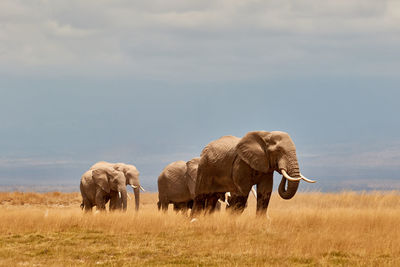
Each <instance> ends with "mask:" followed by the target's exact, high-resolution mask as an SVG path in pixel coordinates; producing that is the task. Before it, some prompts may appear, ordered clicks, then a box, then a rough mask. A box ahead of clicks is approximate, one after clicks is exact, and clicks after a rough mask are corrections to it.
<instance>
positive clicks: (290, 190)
mask: <svg viewBox="0 0 400 267" xmlns="http://www.w3.org/2000/svg"><path fill="white" fill-rule="evenodd" d="M280 163H281V164H280V166H279V169H281V170H287V172H288V174H289V176H290V177H293V178H299V177H301V175H300V170H299V164H298V162H297V157H296V153H295V152H292V153H289V154H288V157H286V158H284V159H283V160H282V161H281V162H280ZM286 181H287V183H288V184H287V188H286ZM298 188H299V181H288V180H287V179H286V178H285V177H284V176H282V180H281V183H280V184H279V188H278V193H279V195H280V196H281V198H283V199H291V198H292V197H294V195H295V194H296V192H297V189H298Z"/></svg>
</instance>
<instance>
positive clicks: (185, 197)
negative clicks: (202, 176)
mask: <svg viewBox="0 0 400 267" xmlns="http://www.w3.org/2000/svg"><path fill="white" fill-rule="evenodd" d="M199 161H200V158H193V159H191V160H189V161H188V162H185V161H182V160H179V161H175V162H172V163H170V164H168V165H167V166H166V167H165V168H164V170H163V171H162V172H161V174H160V176H159V177H158V199H159V201H158V203H157V206H158V209H159V210H160V209H162V210H163V211H167V210H168V205H169V204H170V203H172V204H173V205H174V210H175V211H177V212H178V211H183V212H184V211H186V210H187V209H190V208H192V206H193V199H194V189H195V183H196V176H197V166H198V165H199Z"/></svg>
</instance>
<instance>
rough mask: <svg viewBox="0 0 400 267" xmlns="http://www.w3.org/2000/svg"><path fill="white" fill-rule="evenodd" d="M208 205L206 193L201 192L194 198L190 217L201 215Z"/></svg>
mask: <svg viewBox="0 0 400 267" xmlns="http://www.w3.org/2000/svg"><path fill="white" fill-rule="evenodd" d="M205 205H206V195H205V194H200V195H198V196H196V197H195V198H194V201H193V208H192V212H191V213H190V217H195V216H197V215H199V214H200V213H201V212H202V211H203V210H204V209H205Z"/></svg>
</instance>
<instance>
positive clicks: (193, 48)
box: [0, 0, 400, 80]
mask: <svg viewBox="0 0 400 267" xmlns="http://www.w3.org/2000/svg"><path fill="white" fill-rule="evenodd" d="M0 10H1V11H0V21H1V26H0V40H1V42H0V62H2V63H1V64H0V71H1V73H6V74H13V75H20V74H22V73H24V75H43V76H46V75H47V76H52V75H55V74H57V73H63V74H69V75H82V76H103V75H106V76H110V75H111V76H127V77H141V78H143V77H144V78H153V79H154V77H157V78H158V79H177V78H182V77H186V78H187V79H191V78H192V79H199V78H202V79H204V78H205V77H207V79H210V80H213V79H227V78H231V79H252V78H263V77H266V76H268V75H286V74H293V75H301V74H307V73H316V74H337V75H338V74H342V75H343V74H348V73H353V74H364V75H366V74H371V73H377V72H380V73H383V71H382V70H383V69H384V70H385V71H384V74H385V75H393V74H394V73H395V72H396V71H395V70H396V69H397V68H396V66H397V62H398V61H396V57H397V56H398V52H397V51H398V50H397V47H398V45H399V42H400V37H398V36H399V35H398V32H399V26H398V25H400V23H399V22H400V7H399V4H398V3H397V2H396V1H375V0H370V1H365V0H351V1H339V2H338V1H335V2H320V1H315V0H309V1H301V2H293V1H244V2H243V1H225V0H224V1H201V3H200V2H196V3H193V2H185V1H180V0H174V1H168V3H166V2H163V1H158V0H156V1H146V3H143V2H142V1H111V2H110V1H33V2H29V1H28V2H26V1H14V0H5V1H1V3H0ZM371 51H374V53H371ZM371 60H373V61H374V62H375V64H373V65H371V64H367V63H368V62H370V61H371ZM349 62H351V64H348V63H349Z"/></svg>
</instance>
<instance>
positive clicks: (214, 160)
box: [192, 131, 314, 216]
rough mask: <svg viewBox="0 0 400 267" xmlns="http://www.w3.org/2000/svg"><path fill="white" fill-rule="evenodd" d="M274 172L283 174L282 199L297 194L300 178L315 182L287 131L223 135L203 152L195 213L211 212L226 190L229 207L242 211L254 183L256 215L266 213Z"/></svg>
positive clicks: (198, 176)
mask: <svg viewBox="0 0 400 267" xmlns="http://www.w3.org/2000/svg"><path fill="white" fill-rule="evenodd" d="M274 171H276V172H278V173H280V174H282V175H283V177H282V180H281V183H280V185H279V189H278V192H279V195H280V196H281V197H282V198H283V199H291V198H292V197H293V196H294V195H295V194H296V192H297V189H298V186H299V181H300V180H301V179H303V180H305V181H307V182H314V181H312V180H309V179H307V178H305V177H304V176H303V175H302V174H301V173H300V170H299V164H298V161H297V156H296V147H295V145H294V143H293V141H292V139H291V138H290V136H289V134H287V133H285V132H279V131H273V132H266V131H256V132H249V133H247V134H246V135H245V136H244V137H243V138H238V137H235V136H223V137H221V138H220V139H218V140H215V141H213V142H211V143H209V144H208V145H207V146H206V147H205V148H204V149H203V151H202V153H201V159H200V163H199V167H198V172H197V180H196V188H195V195H196V196H195V200H194V207H193V209H192V216H194V215H196V214H198V213H199V212H201V210H203V209H208V210H209V211H210V212H212V211H213V209H214V207H215V203H216V202H217V201H218V198H220V197H221V195H222V194H223V193H225V192H231V193H232V197H231V198H230V200H229V202H230V203H229V204H230V207H231V208H232V209H233V210H235V211H238V212H243V210H244V208H245V206H246V202H247V198H248V195H249V191H250V189H251V188H252V186H253V185H255V184H256V185H257V214H258V215H264V214H265V213H266V211H267V208H268V204H269V200H270V197H271V192H272V184H273V172H274ZM286 182H287V188H286ZM205 203H207V205H206V204H205Z"/></svg>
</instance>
